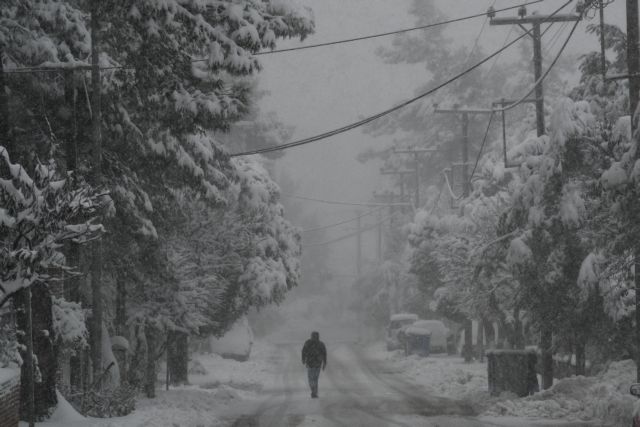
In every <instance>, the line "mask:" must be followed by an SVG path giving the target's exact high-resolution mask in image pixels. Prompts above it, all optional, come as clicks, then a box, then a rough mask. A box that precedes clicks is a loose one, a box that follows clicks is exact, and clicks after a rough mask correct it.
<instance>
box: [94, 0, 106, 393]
mask: <svg viewBox="0 0 640 427" xmlns="http://www.w3.org/2000/svg"><path fill="white" fill-rule="evenodd" d="M99 4H100V1H99V0H91V133H92V143H93V151H92V153H93V159H92V164H91V167H92V172H93V182H92V184H93V187H94V188H95V189H100V187H101V186H102V133H101V125H102V123H101V122H102V108H101V106H102V104H101V102H102V100H101V96H100V95H101V84H100V68H99V54H100V50H99V45H100V38H99V37H100V22H99V16H98V7H99ZM91 292H92V296H93V301H92V304H91V307H92V316H91V350H92V351H91V362H92V365H93V375H94V378H100V377H101V375H102V371H103V366H102V321H103V319H102V317H103V313H102V311H103V301H102V241H101V239H98V240H96V241H95V242H94V243H93V244H92V245H91ZM98 386H100V384H98Z"/></svg>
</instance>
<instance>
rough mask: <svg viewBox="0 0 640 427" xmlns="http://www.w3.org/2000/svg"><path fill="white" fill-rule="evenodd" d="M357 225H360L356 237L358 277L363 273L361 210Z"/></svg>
mask: <svg viewBox="0 0 640 427" xmlns="http://www.w3.org/2000/svg"><path fill="white" fill-rule="evenodd" d="M356 221H357V223H356V226H357V227H358V232H357V235H356V236H357V237H356V259H357V261H356V274H357V275H358V278H360V276H361V275H362V225H361V215H360V211H356Z"/></svg>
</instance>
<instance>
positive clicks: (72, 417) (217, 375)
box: [20, 343, 274, 427]
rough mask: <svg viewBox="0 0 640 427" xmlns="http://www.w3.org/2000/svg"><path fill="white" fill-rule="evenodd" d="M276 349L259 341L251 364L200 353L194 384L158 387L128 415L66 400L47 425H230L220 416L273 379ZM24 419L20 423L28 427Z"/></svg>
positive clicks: (106, 426)
mask: <svg viewBox="0 0 640 427" xmlns="http://www.w3.org/2000/svg"><path fill="white" fill-rule="evenodd" d="M273 352H274V348H273V347H271V346H270V345H268V344H265V343H256V344H255V345H254V348H253V351H252V356H251V359H250V360H249V361H247V362H236V361H234V360H228V359H222V358H221V357H219V356H216V355H209V354H207V355H196V356H194V357H193V358H194V359H198V360H199V361H200V362H201V364H202V366H203V367H204V368H205V370H206V371H207V373H206V374H204V375H195V374H190V375H189V380H190V382H191V385H189V386H184V387H176V388H171V389H170V390H168V391H166V390H164V388H162V389H158V390H157V397H156V398H155V399H146V398H140V399H139V400H138V401H137V403H136V410H135V411H134V412H133V413H132V414H130V415H127V416H125V417H120V418H111V419H94V418H85V417H82V416H81V415H79V414H78V413H77V412H75V410H74V409H73V408H72V407H71V406H70V405H69V404H68V403H66V402H64V401H62V402H61V404H60V405H59V406H58V409H57V410H56V412H55V413H54V414H53V416H52V417H51V419H50V420H48V421H47V422H43V423H37V425H38V426H42V427H218V426H225V425H227V424H228V423H227V422H226V421H225V420H224V419H223V417H222V416H221V414H222V413H224V412H227V411H228V410H229V408H230V407H232V406H234V405H237V404H239V403H240V402H242V401H243V400H245V399H247V400H251V399H256V398H257V396H258V395H259V393H260V391H261V390H262V387H263V386H264V384H268V383H269V382H272V381H273V375H274V372H273V365H272V364H271V363H270V361H271V359H272V354H273ZM26 425H27V424H26V423H21V424H20V426H21V427H26Z"/></svg>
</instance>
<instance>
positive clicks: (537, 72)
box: [489, 11, 580, 136]
mask: <svg viewBox="0 0 640 427" xmlns="http://www.w3.org/2000/svg"><path fill="white" fill-rule="evenodd" d="M525 14H526V11H525ZM579 20H580V15H575V14H568V15H563V14H554V15H538V14H535V15H522V16H520V17H518V18H491V20H490V21H489V23H490V25H518V26H519V27H521V28H523V29H524V30H525V31H526V32H527V33H529V34H530V35H531V37H532V38H533V75H534V78H535V82H536V88H535V103H536V128H537V131H538V136H542V135H544V134H545V124H544V91H543V83H542V32H541V31H540V26H541V25H542V24H545V23H549V24H550V23H554V22H575V21H579ZM527 24H530V25H531V26H532V31H531V32H530V31H529V30H527V29H526V28H525V27H524V25H527Z"/></svg>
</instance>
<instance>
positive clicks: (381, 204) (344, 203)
mask: <svg viewBox="0 0 640 427" xmlns="http://www.w3.org/2000/svg"><path fill="white" fill-rule="evenodd" d="M281 195H282V196H284V197H288V198H290V199H300V200H307V201H310V202H318V203H325V204H328V205H344V206H382V207H389V206H411V204H410V203H375V202H343V201H338V200H324V199H314V198H312V197H305V196H298V195H295V194H285V193H282V194H281Z"/></svg>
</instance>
